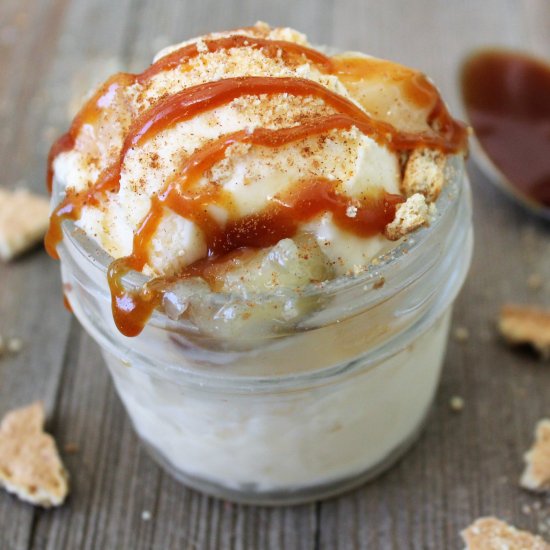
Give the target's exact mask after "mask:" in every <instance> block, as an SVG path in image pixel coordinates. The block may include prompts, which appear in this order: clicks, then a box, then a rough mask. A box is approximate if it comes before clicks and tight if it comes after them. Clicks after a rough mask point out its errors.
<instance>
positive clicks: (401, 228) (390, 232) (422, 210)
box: [384, 193, 428, 241]
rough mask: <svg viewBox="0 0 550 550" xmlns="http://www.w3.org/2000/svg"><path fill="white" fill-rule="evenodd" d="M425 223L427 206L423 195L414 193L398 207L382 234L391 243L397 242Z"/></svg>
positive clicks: (426, 220)
mask: <svg viewBox="0 0 550 550" xmlns="http://www.w3.org/2000/svg"><path fill="white" fill-rule="evenodd" d="M427 223H428V205H427V204H426V198H425V197H424V195H421V194H420V193H416V194H414V195H412V196H411V197H409V198H408V199H407V200H406V201H405V202H404V203H402V204H400V205H399V207H398V208H397V211H396V212H395V218H394V220H393V221H392V222H391V223H389V224H388V225H386V229H385V230H384V234H385V235H386V237H387V238H388V239H390V240H391V241H397V240H398V239H400V238H401V237H404V236H405V235H407V234H408V233H410V232H412V231H414V230H415V229H418V228H419V227H422V226H423V225H427Z"/></svg>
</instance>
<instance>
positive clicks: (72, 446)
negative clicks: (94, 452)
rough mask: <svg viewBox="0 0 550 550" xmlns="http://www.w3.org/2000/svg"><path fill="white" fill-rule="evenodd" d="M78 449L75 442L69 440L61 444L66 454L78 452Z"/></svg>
mask: <svg viewBox="0 0 550 550" xmlns="http://www.w3.org/2000/svg"><path fill="white" fill-rule="evenodd" d="M79 450H80V447H79V446H78V444H77V443H73V442H69V443H65V445H63V451H64V452H65V453H67V454H68V455H74V454H75V453H78V451H79Z"/></svg>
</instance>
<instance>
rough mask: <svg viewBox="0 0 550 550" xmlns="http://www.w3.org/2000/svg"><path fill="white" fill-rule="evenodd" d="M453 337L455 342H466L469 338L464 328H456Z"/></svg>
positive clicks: (468, 333)
mask: <svg viewBox="0 0 550 550" xmlns="http://www.w3.org/2000/svg"><path fill="white" fill-rule="evenodd" d="M454 337H455V340H456V341H457V342H461V343H462V342H466V340H468V338H470V331H469V330H468V329H467V328H466V327H456V328H455V330H454Z"/></svg>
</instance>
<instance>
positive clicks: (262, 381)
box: [56, 158, 472, 504]
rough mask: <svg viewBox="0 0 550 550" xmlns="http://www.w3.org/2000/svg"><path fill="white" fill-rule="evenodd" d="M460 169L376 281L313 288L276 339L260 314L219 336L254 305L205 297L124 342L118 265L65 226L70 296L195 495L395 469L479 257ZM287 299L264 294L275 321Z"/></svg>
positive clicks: (231, 494) (299, 487) (261, 490)
mask: <svg viewBox="0 0 550 550" xmlns="http://www.w3.org/2000/svg"><path fill="white" fill-rule="evenodd" d="M451 168H452V169H451V170H449V174H450V177H449V181H448V183H447V185H446V187H445V189H444V192H443V193H442V196H441V197H440V198H439V200H438V213H437V215H436V219H435V220H434V222H433V223H432V224H431V226H430V227H427V228H425V229H422V230H420V231H419V232H417V233H415V234H413V235H411V236H410V237H409V238H408V239H407V240H406V241H405V242H403V243H402V244H400V245H399V246H398V247H397V248H395V249H393V250H392V251H391V252H390V253H387V254H385V255H384V256H382V257H381V258H380V259H379V261H377V262H375V263H374V264H373V265H372V266H371V267H369V269H368V270H367V271H366V272H365V273H362V274H360V275H358V276H357V277H353V278H351V277H348V278H340V279H337V280H335V281H331V282H329V283H328V284H327V285H324V286H323V287H321V288H319V287H312V288H311V289H309V290H308V291H306V293H304V294H303V295H301V297H300V300H302V301H303V300H307V301H308V302H307V303H308V313H307V314H306V315H302V316H301V318H299V319H296V320H295V322H289V323H288V324H287V325H286V326H285V328H284V329H282V330H281V329H280V328H279V330H278V331H277V332H273V331H272V330H267V329H266V328H265V326H263V325H262V327H263V330H259V329H258V326H259V324H258V323H257V322H255V320H254V319H251V321H250V325H249V326H248V327H247V326H246V323H245V324H242V325H239V327H238V330H237V331H233V332H231V333H230V334H231V336H230V337H229V336H228V334H229V333H225V332H224V330H223V327H220V326H216V327H215V330H209V329H208V323H211V322H212V319H223V320H224V322H229V323H230V322H231V315H223V314H222V315H220V312H222V313H227V311H229V310H230V308H232V307H239V305H240V303H239V302H241V303H242V301H243V298H242V296H241V297H239V296H220V295H215V294H211V295H209V296H204V295H201V297H200V304H201V308H202V309H201V311H202V313H203V317H202V324H201V320H200V318H199V317H196V318H195V319H193V321H192V322H191V321H189V319H187V320H186V321H178V322H174V321H170V320H169V319H168V318H167V317H166V316H165V315H163V314H161V313H156V314H155V315H154V316H153V318H152V319H151V320H150V322H149V324H148V325H147V326H146V328H145V329H144V331H143V332H142V333H141V334H140V335H139V336H138V337H136V338H126V337H124V336H122V335H121V334H120V333H119V332H118V331H117V329H116V327H115V325H114V322H113V320H112V314H111V307H110V294H109V291H108V287H107V280H106V268H107V266H108V264H109V261H110V258H109V257H107V256H106V255H105V254H104V253H103V252H102V251H100V250H98V249H97V246H96V245H95V244H94V243H92V242H91V241H90V240H89V239H87V238H86V237H85V236H83V235H82V234H81V233H80V232H79V231H78V230H76V229H75V228H74V226H71V225H70V224H66V226H65V227H64V231H65V238H64V241H63V243H62V244H61V245H60V247H59V251H60V256H61V260H62V275H63V281H64V283H65V288H67V289H69V290H68V291H67V297H68V299H69V301H70V303H71V306H72V308H73V311H74V313H75V315H76V316H77V317H78V319H79V320H80V322H81V323H82V325H83V326H84V327H85V329H86V330H87V331H88V332H89V333H90V334H91V335H92V337H93V338H94V339H95V340H96V341H97V342H98V344H99V345H100V346H101V348H102V351H103V354H104V356H105V359H106V362H107V365H108V367H109V369H110V372H111V374H112V376H113V379H114V382H115V385H116V387H117V390H118V393H119V395H120V397H121V399H122V401H123V402H124V404H125V406H126V409H127V411H128V413H129V415H130V417H131V419H132V421H133V424H134V426H135V429H136V431H137V432H138V434H139V435H140V437H141V438H142V440H143V441H144V443H145V444H146V445H147V446H148V447H149V448H150V449H151V451H152V454H153V456H154V457H155V458H156V459H157V460H158V461H159V462H160V463H161V464H163V465H164V466H165V467H166V468H167V469H168V470H169V471H170V472H172V473H173V474H174V475H175V476H176V477H178V478H179V479H180V480H182V481H183V482H184V483H186V484H188V485H190V486H192V487H195V488H197V489H199V490H203V491H205V492H208V493H210V494H214V495H216V496H220V497H223V498H228V499H231V500H235V501H242V502H249V503H259V504H287V503H294V502H303V501H307V500H313V499H316V498H322V497H326V496H330V495H333V494H336V493H338V492H341V491H343V490H346V489H349V488H351V487H353V486H355V485H357V484H359V483H362V482H363V481H365V480H366V479H369V478H371V477H373V476H374V475H376V474H377V473H379V472H380V471H382V470H383V469H384V468H386V467H387V466H389V465H390V464H391V463H392V462H393V461H394V460H395V459H396V458H397V457H398V456H399V455H400V454H401V453H402V452H403V451H404V450H405V449H406V448H407V447H408V445H410V443H411V442H412V441H413V440H414V438H415V437H416V435H417V434H418V432H419V430H420V427H421V425H422V423H423V420H424V419H425V417H426V414H427V411H428V410H429V406H430V404H431V402H432V399H433V396H434V393H435V390H436V387H437V383H438V379H439V373H440V370H441V365H442V361H443V357H444V354H445V348H446V343H447V338H448V326H449V318H450V314H451V308H452V303H453V301H454V299H455V297H456V295H457V293H458V291H459V290H460V288H461V286H462V283H463V281H464V278H465V275H466V272H467V269H468V266H469V263H470V257H471V250H472V229H471V207H470V193H469V185H468V182H467V179H466V178H465V175H464V171H463V161H462V159H460V158H455V159H453V161H452V167H451ZM56 191H57V192H60V190H57V189H56ZM141 282H142V278H141V277H140V276H138V275H137V274H134V275H130V276H129V277H128V278H127V280H126V284H128V285H129V286H132V285H138V284H140V283H141ZM249 298H250V297H249ZM281 299H282V298H281V296H274V295H262V296H255V297H254V301H255V303H257V304H258V305H259V306H260V310H261V308H262V307H264V308H265V309H264V310H263V311H267V312H269V311H270V310H269V308H270V307H271V306H273V307H275V306H279V305H280V301H281ZM284 300H285V303H288V296H285V297H284ZM298 309H299V308H298ZM210 328H211V327H210Z"/></svg>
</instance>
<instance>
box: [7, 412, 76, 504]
mask: <svg viewBox="0 0 550 550" xmlns="http://www.w3.org/2000/svg"><path fill="white" fill-rule="evenodd" d="M43 430H44V407H43V406H42V403H40V402H36V403H33V404H32V405H29V406H28V407H24V408H21V409H16V410H13V411H11V412H9V413H8V414H6V416H4V418H3V419H2V422H1V424H0V484H1V485H3V486H4V488H5V489H6V490H8V491H9V492H10V493H15V494H16V495H17V496H18V497H19V498H20V499H22V500H25V501H27V502H30V503H32V504H36V505H39V506H44V507H45V508H48V507H50V506H59V505H60V504H62V503H63V501H64V500H65V497H66V496H67V492H68V483H67V478H68V474H67V471H66V470H65V468H64V466H63V463H62V462H61V459H60V458H59V453H58V452H57V448H56V445H55V441H54V439H53V437H52V436H51V435H49V434H47V433H45V432H44V431H43Z"/></svg>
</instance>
